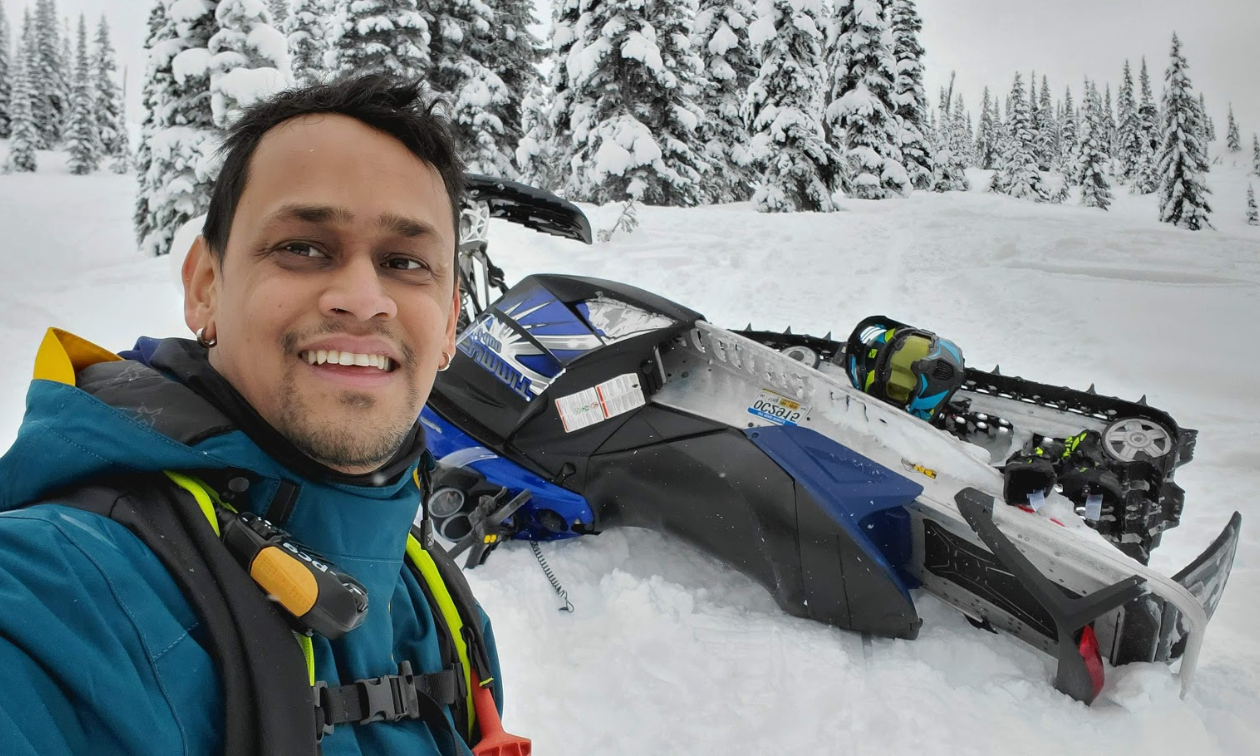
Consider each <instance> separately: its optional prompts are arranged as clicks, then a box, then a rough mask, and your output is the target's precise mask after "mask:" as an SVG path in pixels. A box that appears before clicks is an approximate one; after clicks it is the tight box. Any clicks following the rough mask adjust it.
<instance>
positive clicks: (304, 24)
mask: <svg viewBox="0 0 1260 756" xmlns="http://www.w3.org/2000/svg"><path fill="white" fill-rule="evenodd" d="M323 14H324V0H294V3H293V7H292V9H291V10H290V11H289V15H288V16H286V17H285V19H284V23H283V26H282V27H281V31H282V32H283V33H284V36H285V38H286V39H287V40H288V45H289V70H291V71H292V72H293V83H294V84H296V85H298V86H307V85H310V84H314V83H315V82H317V81H320V80H322V79H323V74H324V15H323Z"/></svg>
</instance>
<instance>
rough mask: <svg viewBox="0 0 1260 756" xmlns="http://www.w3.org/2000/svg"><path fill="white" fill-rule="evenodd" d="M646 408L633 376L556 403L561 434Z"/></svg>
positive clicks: (563, 398)
mask: <svg viewBox="0 0 1260 756" xmlns="http://www.w3.org/2000/svg"><path fill="white" fill-rule="evenodd" d="M644 404H647V397H645V396H644V395H643V388H642V386H640V384H639V376H638V375H637V374H636V373H625V374H624V375H619V376H617V377H616V378H613V379H612V380H610V381H604V382H603V383H601V384H599V385H597V386H593V387H591V388H588V389H586V390H584V391H579V392H577V393H576V394H569V395H568V396H562V397H560V398H558V399H556V409H557V410H558V411H559V412H560V422H562V423H564V432H565V433H572V432H574V431H578V430H581V429H583V428H587V427H590V426H592V425H595V424H596V423H602V422H603V421H605V420H607V419H609V418H611V417H616V416H617V415H624V414H625V413H627V412H630V411H631V410H634V409H638V408H639V407H642V406H643V405H644Z"/></svg>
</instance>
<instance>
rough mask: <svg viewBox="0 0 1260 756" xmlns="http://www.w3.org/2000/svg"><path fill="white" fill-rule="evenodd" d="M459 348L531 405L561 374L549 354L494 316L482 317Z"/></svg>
mask: <svg viewBox="0 0 1260 756" xmlns="http://www.w3.org/2000/svg"><path fill="white" fill-rule="evenodd" d="M456 347H457V348H458V349H459V351H460V352H463V353H464V354H466V355H468V356H469V357H470V358H472V360H473V361H474V362H475V363H476V364H478V365H480V366H481V367H483V368H485V369H486V371H487V372H489V373H490V374H491V375H493V376H494V377H495V378H497V379H498V380H499V381H500V382H501V383H503V384H504V385H505V386H507V387H508V388H510V389H512V391H513V392H515V393H516V394H517V396H519V397H521V398H522V399H524V400H526V401H531V400H532V399H533V398H534V397H535V396H537V395H539V394H541V393H542V392H543V391H546V390H547V387H548V386H549V385H551V381H552V379H554V378H555V376H556V375H558V374H559V373H560V371H561V369H560V367H559V365H556V364H555V363H554V361H553V360H551V359H550V358H549V356H548V355H547V353H546V352H545V351H544V350H543V349H541V348H540V347H538V346H537V345H535V344H533V343H531V342H530V341H528V340H527V339H526V338H525V337H524V336H523V335H521V334H519V333H518V332H517V331H516V330H515V329H513V328H512V327H511V326H510V325H508V324H507V323H505V322H503V321H501V320H499V318H497V317H496V316H495V315H493V314H491V313H487V314H485V315H483V316H482V317H481V318H480V319H478V321H477V322H476V323H474V324H473V326H472V328H470V329H468V330H467V331H465V332H464V335H463V336H462V337H461V338H460V340H459V342H458V343H457V344H456Z"/></svg>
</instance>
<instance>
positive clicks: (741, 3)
mask: <svg viewBox="0 0 1260 756" xmlns="http://www.w3.org/2000/svg"><path fill="white" fill-rule="evenodd" d="M699 7H700V10H699V12H698V13H697V14H696V33H695V37H694V39H693V43H694V45H695V48H696V53H697V54H698V55H699V56H700V60H701V61H702V63H703V66H704V68H703V70H702V74H703V76H702V81H704V82H706V84H705V86H704V88H703V90H702V95H701V97H700V101H699V105H700V108H701V110H703V111H704V112H705V114H706V118H705V120H704V121H703V122H702V123H701V124H700V136H701V141H702V143H703V144H705V145H706V157H707V158H708V160H709V162H710V163H711V164H712V165H713V168H714V170H713V176H712V178H711V179H709V183H710V186H711V190H710V191H709V195H710V198H711V199H713V200H715V201H717V202H741V201H744V200H747V199H750V198H751V197H752V182H753V178H754V175H753V171H752V166H751V155H750V153H749V146H748V140H749V137H748V129H747V128H745V126H744V120H743V118H742V117H741V115H740V108H741V106H742V104H743V101H744V97H745V96H746V95H747V93H748V85H749V84H751V83H752V80H753V78H754V77H755V76H756V75H757V60H756V57H755V56H754V54H753V51H752V48H751V46H750V45H749V43H748V24H749V21H750V18H751V16H752V6H751V4H749V3H748V2H747V1H746V0H735V2H731V0H700V6H699Z"/></svg>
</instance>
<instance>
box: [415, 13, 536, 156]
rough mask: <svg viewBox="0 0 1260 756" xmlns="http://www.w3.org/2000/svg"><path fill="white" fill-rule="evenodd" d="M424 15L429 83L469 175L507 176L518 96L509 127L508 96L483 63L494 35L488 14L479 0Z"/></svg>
mask: <svg viewBox="0 0 1260 756" xmlns="http://www.w3.org/2000/svg"><path fill="white" fill-rule="evenodd" d="M430 11H431V13H432V19H431V21H430V23H429V30H430V35H431V38H430V42H429V54H430V57H431V58H432V61H433V64H432V67H431V68H430V70H431V74H430V76H429V79H430V81H432V82H433V84H434V85H435V86H436V88H437V89H438V91H440V92H443V93H445V94H446V95H447V97H448V100H449V102H450V104H451V106H452V112H451V115H452V118H453V119H454V121H455V123H456V125H457V129H458V132H459V143H460V148H461V151H462V153H463V157H464V160H465V163H466V164H467V165H468V168H469V170H470V171H472V172H474V173H487V174H497V175H513V171H514V166H513V165H512V153H513V152H515V150H516V146H517V143H518V142H520V127H519V123H520V121H519V102H520V95H517V96H516V98H515V102H516V104H517V107H518V110H517V115H518V120H517V122H516V123H515V124H513V123H512V122H511V120H510V119H509V118H508V117H507V116H506V109H507V106H508V104H509V102H512V101H513V99H514V98H513V97H512V93H511V92H510V91H508V88H507V85H506V84H504V83H503V80H502V79H500V78H499V75H498V74H497V73H495V72H494V71H492V70H491V69H490V68H489V66H488V65H487V64H486V61H487V59H488V58H489V56H490V51H489V48H490V45H491V43H492V40H493V35H494V34H495V33H496V32H497V30H494V31H492V29H494V22H495V18H494V11H493V10H492V9H491V8H490V6H489V5H488V4H487V3H486V2H484V0H448V1H447V2H445V3H441V4H434V5H431V6H430ZM526 65H528V63H526ZM509 129H510V130H511V133H509ZM509 142H510V144H509Z"/></svg>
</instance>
